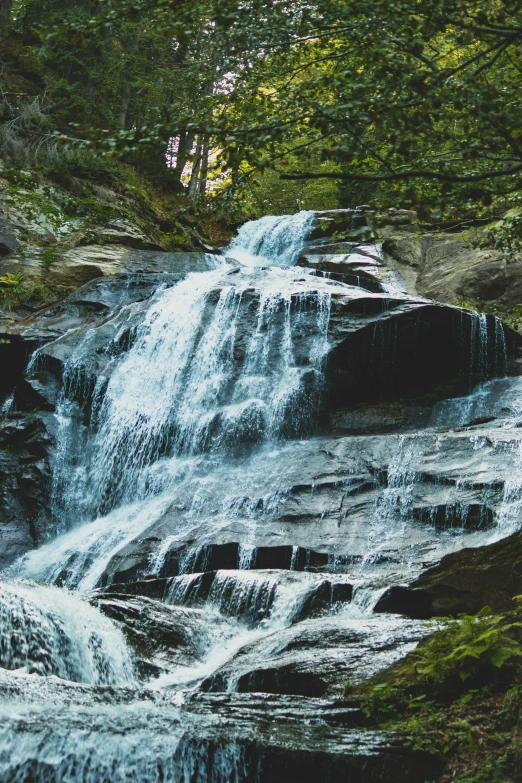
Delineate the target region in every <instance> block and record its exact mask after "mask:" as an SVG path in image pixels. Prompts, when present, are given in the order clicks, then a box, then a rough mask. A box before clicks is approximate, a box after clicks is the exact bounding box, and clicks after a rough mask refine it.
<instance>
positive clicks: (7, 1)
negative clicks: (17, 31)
mask: <svg viewBox="0 0 522 783" xmlns="http://www.w3.org/2000/svg"><path fill="white" fill-rule="evenodd" d="M12 7H13V0H0V39H2V38H6V37H7V36H8V35H9V31H10V29H11V10H12Z"/></svg>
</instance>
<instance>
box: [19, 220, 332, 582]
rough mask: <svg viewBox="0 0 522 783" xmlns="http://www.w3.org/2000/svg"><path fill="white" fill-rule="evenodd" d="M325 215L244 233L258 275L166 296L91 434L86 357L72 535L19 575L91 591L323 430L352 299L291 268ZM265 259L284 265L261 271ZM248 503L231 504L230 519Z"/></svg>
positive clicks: (97, 407)
mask: <svg viewBox="0 0 522 783" xmlns="http://www.w3.org/2000/svg"><path fill="white" fill-rule="evenodd" d="M313 214H314V213H299V214H298V215H296V216H284V217H270V218H262V219H261V220H260V221H254V222H252V223H248V224H246V225H245V226H243V228H242V229H241V230H240V231H239V234H238V237H237V238H236V240H234V242H233V243H232V245H231V255H232V257H240V258H241V259H243V260H244V259H245V258H247V257H248V258H249V259H250V260H251V261H252V266H254V268H253V269H252V267H249V266H245V265H244V264H241V265H240V266H239V267H238V266H232V265H231V264H230V263H224V264H223V265H222V266H220V267H218V268H217V269H215V270H213V271H211V272H203V273H192V274H189V275H188V276H187V277H186V278H185V279H184V280H182V281H181V282H179V283H178V284H177V285H175V286H173V287H171V288H166V289H163V290H159V291H158V292H157V294H156V295H155V296H154V297H153V299H152V301H151V304H150V306H149V308H148V310H147V311H146V312H145V313H144V316H143V318H142V321H141V323H140V324H139V325H138V327H137V329H136V330H135V333H134V336H133V342H132V345H131V347H130V348H129V350H128V351H127V352H126V353H125V354H123V355H121V356H116V358H115V360H114V361H113V362H112V363H111V366H110V369H111V373H110V377H108V378H105V379H104V378H103V377H101V378H98V381H97V383H96V387H95V389H94V392H93V393H92V395H91V396H92V400H91V403H90V411H89V414H88V418H89V420H90V428H89V429H86V428H85V427H83V425H81V424H79V423H78V421H79V416H78V415H76V416H75V415H74V410H75V407H77V403H76V402H75V401H74V395H73V399H71V397H70V395H68V392H69V391H70V390H71V388H74V384H72V383H71V380H70V379H71V377H72V376H74V377H81V376H82V367H81V356H80V354H81V350H80V351H79V352H78V356H77V357H75V362H74V367H72V368H71V369H70V370H69V372H66V373H65V376H64V378H65V381H64V389H63V393H62V402H61V404H60V407H59V421H60V427H59V429H58V447H57V453H58V455H59V459H58V461H57V464H56V470H55V476H54V484H55V497H56V496H58V502H57V504H56V505H57V507H58V509H59V510H60V511H61V525H62V532H63V535H62V536H61V537H59V538H58V539H56V540H55V541H52V542H50V543H49V544H47V545H46V546H44V547H41V548H40V549H38V550H36V551H35V552H34V553H30V554H29V555H27V556H26V557H25V558H24V560H23V562H22V563H20V564H18V565H17V566H16V567H14V568H13V569H11V570H10V572H9V573H10V574H13V575H19V574H22V575H24V576H27V577H32V578H38V579H41V580H43V581H51V582H54V581H56V580H59V581H60V582H61V583H65V584H67V585H68V586H71V587H76V586H79V585H81V586H82V588H83V589H91V588H92V587H94V586H96V584H97V582H98V579H99V578H100V576H101V574H102V573H103V570H104V568H105V566H106V565H107V563H108V562H109V561H110V559H111V558H112V557H113V556H114V554H116V552H117V551H118V550H119V549H121V548H122V547H123V546H125V544H126V543H128V542H129V541H130V540H132V539H133V537H135V536H136V535H139V534H140V533H141V532H142V531H143V530H144V529H145V528H146V527H147V526H149V525H151V524H152V523H153V522H154V521H155V519H158V518H159V517H160V516H161V514H162V513H163V512H164V511H165V509H166V508H167V507H168V505H169V504H172V503H173V502H175V500H176V498H178V497H180V496H181V494H182V493H183V497H184V501H183V502H184V505H185V506H186V505H187V503H188V504H189V506H190V504H191V503H192V509H193V511H194V512H197V510H198V506H199V505H200V503H201V495H202V492H203V493H204V492H205V487H206V485H207V484H208V481H209V479H210V475H215V473H216V471H217V469H218V466H227V465H229V464H232V462H233V460H234V459H235V458H237V457H238V456H241V455H243V456H248V453H249V452H252V450H254V452H253V453H254V454H255V449H257V450H258V451H259V449H260V448H261V447H268V446H269V445H270V444H277V443H279V442H282V441H284V440H287V439H289V438H294V437H303V436H305V435H307V434H309V433H311V432H313V430H314V426H315V422H316V419H317V414H318V410H319V404H320V398H321V393H322V388H323V379H324V373H323V371H324V358H325V356H326V352H327V350H328V325H329V320H330V301H331V295H332V292H333V291H335V290H336V289H338V288H339V284H338V283H335V282H332V281H328V280H322V279H318V278H316V277H314V276H311V275H308V274H306V273H303V270H301V269H299V270H295V269H293V268H292V267H291V264H292V263H293V262H295V260H296V258H297V254H298V251H299V249H300V248H301V247H302V245H303V242H304V241H305V238H306V236H307V234H308V233H309V232H310V230H311V225H312V218H313ZM253 253H258V254H262V259H263V263H264V264H266V263H267V260H268V261H270V263H271V264H272V265H273V266H272V267H271V268H270V269H266V268H259V267H258V268H255V267H256V265H255V264H254V261H255V259H254V257H253V255H252V254H253ZM234 254H235V256H234ZM228 255H229V254H228V251H227V256H228ZM91 339H92V336H89V335H88V336H87V338H86V344H87V345H88V344H89V341H90V340H91ZM114 339H115V340H117V339H119V335H116V337H115V338H114ZM259 467H260V468H261V469H262V461H261V464H260V466H259ZM71 487H72V488H73V491H72V492H71V491H70V488H71ZM190 498H191V500H190ZM214 502H215V501H214ZM227 504H228V505H227ZM234 504H237V498H231V499H230V500H228V499H225V500H223V499H221V500H220V506H221V508H222V511H223V513H226V512H227V508H228V509H229V510H230V509H231V508H232V507H233V506H234ZM194 524H195V525H197V520H195V521H194ZM180 530H181V528H180ZM159 549H160V550H162V555H161V556H159V555H158V557H157V558H156V560H157V563H158V565H159V564H160V563H161V559H162V557H163V556H164V555H165V553H166V550H165V548H164V547H162V546H161V545H160V546H159ZM160 554H161V553H160Z"/></svg>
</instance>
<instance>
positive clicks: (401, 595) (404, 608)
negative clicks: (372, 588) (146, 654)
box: [373, 586, 433, 620]
mask: <svg viewBox="0 0 522 783" xmlns="http://www.w3.org/2000/svg"><path fill="white" fill-rule="evenodd" d="M373 611H374V612H376V613H377V614H380V613H382V612H391V613H393V614H403V615H405V616H406V617H411V618H412V619H414V620H425V619H427V618H429V617H432V616H433V606H432V602H431V599H430V597H429V595H428V593H426V592H425V591H424V590H415V589H414V588H411V587H405V586H395V587H389V588H388V589H387V590H386V591H385V592H384V593H383V594H382V595H381V597H380V598H379V600H378V601H377V603H376V604H375V606H374V608H373Z"/></svg>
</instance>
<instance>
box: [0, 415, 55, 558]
mask: <svg viewBox="0 0 522 783" xmlns="http://www.w3.org/2000/svg"><path fill="white" fill-rule="evenodd" d="M50 451H51V438H50V436H49V434H48V432H47V430H46V427H45V423H44V418H42V417H40V416H38V415H34V414H23V413H11V414H8V415H7V416H5V417H4V418H3V419H2V420H1V421H0V487H1V488H0V565H1V567H2V568H5V567H6V566H8V565H10V564H11V563H12V562H13V561H14V560H15V559H16V558H17V557H18V556H19V555H21V554H23V552H26V551H27V550H28V549H32V548H33V547H34V545H35V544H37V543H41V542H42V540H43V538H44V534H45V532H46V531H49V529H50V528H51V525H52V522H51V520H52V514H51V511H50V508H49V500H50V488H51V468H50V464H49V457H50Z"/></svg>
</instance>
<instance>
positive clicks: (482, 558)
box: [411, 532, 522, 616]
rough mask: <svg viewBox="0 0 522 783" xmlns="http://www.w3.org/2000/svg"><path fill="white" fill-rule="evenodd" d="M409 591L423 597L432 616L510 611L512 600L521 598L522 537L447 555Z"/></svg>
mask: <svg viewBox="0 0 522 783" xmlns="http://www.w3.org/2000/svg"><path fill="white" fill-rule="evenodd" d="M411 587H412V588H414V589H415V590H416V591H417V592H419V591H422V592H423V593H424V595H425V596H426V600H427V601H429V602H430V603H431V606H432V610H431V614H432V615H435V616H444V615H453V616H455V615H457V614H459V613H460V612H466V613H468V614H476V613H477V612H479V611H480V610H481V609H482V608H483V607H484V606H489V607H490V608H491V609H492V611H493V612H505V611H507V610H509V609H512V608H513V600H512V599H513V598H514V597H515V596H517V595H521V594H522V533H520V532H518V533H514V534H513V535H511V536H508V537H507V538H504V539H503V540H502V541H497V542H496V543H494V544H489V545H488V546H481V547H477V548H476V549H463V550H461V551H460V552H455V553H452V554H450V555H446V557H443V558H442V560H441V561H440V563H439V565H437V566H435V567H434V568H430V569H429V570H428V571H426V572H425V573H423V574H422V575H421V576H420V577H419V578H418V579H416V580H415V582H413V583H412V584H411Z"/></svg>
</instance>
